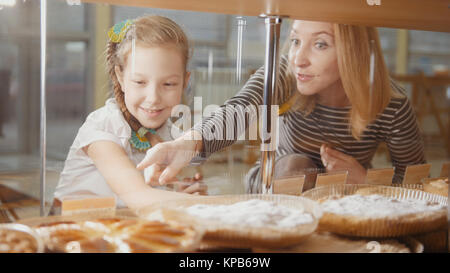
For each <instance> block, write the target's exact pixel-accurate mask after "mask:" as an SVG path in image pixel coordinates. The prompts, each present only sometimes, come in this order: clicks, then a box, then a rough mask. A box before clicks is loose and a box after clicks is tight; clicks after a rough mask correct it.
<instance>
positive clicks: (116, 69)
mask: <svg viewBox="0 0 450 273" xmlns="http://www.w3.org/2000/svg"><path fill="white" fill-rule="evenodd" d="M114 72H115V73H116V77H117V80H118V81H119V84H120V88H121V89H122V92H123V72H122V70H121V69H120V66H118V65H116V66H114Z"/></svg>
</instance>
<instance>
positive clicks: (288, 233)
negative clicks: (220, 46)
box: [137, 194, 322, 249]
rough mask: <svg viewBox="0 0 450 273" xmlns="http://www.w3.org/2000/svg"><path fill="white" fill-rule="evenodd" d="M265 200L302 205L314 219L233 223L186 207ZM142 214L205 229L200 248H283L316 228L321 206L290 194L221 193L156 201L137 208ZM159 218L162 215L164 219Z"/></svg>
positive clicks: (303, 237) (287, 204) (140, 214)
mask: <svg viewBox="0 0 450 273" xmlns="http://www.w3.org/2000/svg"><path fill="white" fill-rule="evenodd" d="M253 199H257V200H264V201H270V202H273V203H275V204H276V205H280V206H285V207H289V208H294V209H299V210H301V211H303V212H304V213H308V214H310V215H311V216H312V222H310V223H304V224H300V225H296V226H294V227H279V226H275V225H268V226H263V227H252V226H249V225H239V224H230V223H226V222H222V221H218V220H212V219H205V218H201V217H197V216H194V215H191V214H188V213H187V212H186V211H185V209H186V208H188V207H190V206H193V205H197V204H204V205H232V204H235V203H238V202H241V201H249V200H253ZM137 214H138V215H139V216H140V217H143V218H146V219H155V217H156V218H157V219H158V217H161V218H162V219H164V220H165V221H175V222H179V223H190V224H192V225H194V226H199V227H201V228H202V229H204V232H205V233H204V236H203V239H202V247H201V249H214V248H220V247H229V248H252V247H264V248H280V247H287V246H291V245H295V244H298V243H300V242H301V241H303V240H304V239H305V238H306V237H308V236H309V235H311V234H312V233H313V232H314V231H315V230H316V228H317V226H318V223H319V220H320V217H321V216H322V210H321V209H320V206H319V204H318V203H317V202H315V201H312V200H309V199H306V198H303V197H298V196H290V195H281V194H273V195H262V194H248V195H222V196H206V197H199V198H190V199H183V200H172V201H165V202H162V203H155V204H154V205H150V206H149V207H146V208H143V209H140V210H138V211H137ZM161 218H160V219H161Z"/></svg>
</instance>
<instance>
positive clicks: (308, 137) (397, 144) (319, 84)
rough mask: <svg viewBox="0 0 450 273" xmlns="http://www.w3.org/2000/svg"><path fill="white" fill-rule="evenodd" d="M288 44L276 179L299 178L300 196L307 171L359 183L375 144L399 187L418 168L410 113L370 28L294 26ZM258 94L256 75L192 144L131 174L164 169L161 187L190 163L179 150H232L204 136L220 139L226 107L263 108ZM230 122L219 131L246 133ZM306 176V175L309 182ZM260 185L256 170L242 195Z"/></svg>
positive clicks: (241, 123)
mask: <svg viewBox="0 0 450 273" xmlns="http://www.w3.org/2000/svg"><path fill="white" fill-rule="evenodd" d="M290 41H291V42H290V46H289V54H288V56H287V58H286V56H282V58H281V60H280V71H279V72H280V77H279V82H278V83H277V94H276V97H275V98H274V99H275V101H276V102H277V104H280V105H283V104H284V103H289V102H291V101H294V103H292V105H293V107H291V109H289V111H286V112H285V113H283V114H282V115H281V117H280V122H279V146H278V147H277V151H276V152H277V153H276V155H277V159H276V163H275V171H274V173H275V175H274V176H275V177H282V176H290V175H296V174H301V173H302V172H303V173H305V174H306V175H307V179H306V180H305V186H304V189H307V188H310V187H312V186H314V184H313V183H314V181H315V179H314V170H315V172H317V168H318V169H319V170H324V171H326V172H334V171H340V170H347V171H348V179H347V183H350V184H356V183H364V181H365V177H366V170H367V169H368V168H370V167H371V161H372V158H373V157H374V155H375V152H376V150H377V147H378V145H379V144H380V143H381V142H385V143H386V144H387V147H388V149H389V153H390V156H391V159H392V163H393V165H394V167H395V175H394V178H393V181H392V182H394V183H399V182H401V181H402V179H403V176H404V172H405V169H406V166H408V165H415V164H422V163H424V162H425V156H424V151H423V143H422V139H421V135H420V131H419V128H418V126H417V122H416V117H415V113H414V111H413V109H412V107H411V104H410V103H409V100H408V98H407V97H406V96H405V95H404V94H403V93H402V91H401V89H400V88H399V87H398V86H396V85H395V83H394V82H392V81H391V80H390V78H389V74H388V71H387V68H386V66H385V63H384V59H383V54H382V51H381V47H380V44H379V39H378V33H377V31H376V29H375V28H372V27H364V26H351V25H340V24H331V23H325V22H310V21H301V20H296V21H295V22H294V23H293V26H292V29H291V32H290ZM371 41H373V42H371ZM371 48H372V49H373V50H371ZM371 52H373V53H374V56H375V69H374V70H373V71H375V73H374V74H373V76H374V77H373V79H374V81H373V85H370V84H369V83H370V77H369V75H370V73H369V71H370V70H369V66H370V56H371ZM263 86H264V68H261V69H259V70H258V71H257V72H256V73H255V74H253V75H252V76H251V77H250V79H249V80H248V81H247V83H246V84H245V86H244V87H243V89H242V90H241V91H240V92H239V93H238V94H237V95H236V96H235V97H233V98H231V99H229V100H227V102H226V103H225V104H224V105H223V106H222V107H221V108H220V109H218V110H217V112H216V113H215V114H214V115H213V116H212V117H211V118H208V119H205V120H203V122H202V123H200V124H196V126H195V127H194V128H193V132H192V133H193V136H194V137H195V138H194V139H191V140H189V139H185V138H179V139H177V140H175V141H171V142H167V143H162V144H159V145H158V146H159V147H158V149H155V150H152V151H149V153H148V154H147V157H146V158H145V159H144V160H143V161H142V162H141V163H140V164H139V165H138V168H145V167H147V166H151V165H153V164H155V163H160V162H167V161H168V163H169V164H168V167H167V168H166V170H165V171H164V172H163V173H162V174H161V175H160V178H159V179H160V181H161V182H162V183H164V181H166V180H167V179H170V178H171V177H173V176H174V175H176V174H177V173H178V172H179V171H180V170H181V168H182V167H183V166H185V165H186V164H187V163H188V162H189V161H190V158H189V157H185V158H184V159H183V160H181V159H179V158H181V156H180V155H178V152H177V151H178V147H189V148H190V149H192V150H193V151H196V152H202V153H205V154H206V155H208V154H211V153H214V152H216V151H219V150H221V149H223V148H224V147H226V146H228V145H231V144H232V143H233V141H225V140H218V139H215V138H214V136H211V135H212V134H211V132H210V131H211V130H208V129H209V128H212V127H214V126H215V127H216V128H217V127H218V128H222V130H221V131H224V128H223V127H224V125H222V124H223V122H222V120H221V119H220V117H223V116H227V113H226V109H227V106H228V105H243V106H245V105H248V104H251V105H254V106H258V105H260V104H262V99H263V98H262V97H263ZM371 87H373V92H370V90H371ZM283 108H284V107H283V106H281V107H280V109H283ZM230 120H235V124H232V123H231V124H228V123H227V124H225V126H229V127H235V128H231V129H236V130H240V128H244V130H245V128H246V127H248V124H247V123H246V117H245V113H244V114H242V115H238V116H237V118H235V119H231V118H230ZM233 125H234V126H233ZM225 129H229V128H225ZM216 130H217V129H216ZM244 130H241V131H239V132H237V133H235V135H241V134H242V133H244ZM219 131H220V130H219ZM172 158H177V159H178V161H177V162H175V161H173V160H171V159H172ZM305 170H313V171H312V175H311V176H312V177H313V178H312V179H308V176H309V174H308V172H307V171H306V172H305ZM260 177H261V166H260V163H259V162H258V163H257V164H256V165H255V166H254V167H253V168H252V169H251V170H250V171H249V173H248V175H247V179H246V182H247V184H246V186H247V191H248V192H258V191H260V189H261V183H260V182H261V178H260ZM309 182H311V183H309Z"/></svg>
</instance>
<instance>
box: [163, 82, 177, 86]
mask: <svg viewBox="0 0 450 273" xmlns="http://www.w3.org/2000/svg"><path fill="white" fill-rule="evenodd" d="M176 85H177V83H175V82H166V83H164V86H176Z"/></svg>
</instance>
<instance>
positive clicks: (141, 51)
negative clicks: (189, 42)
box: [116, 45, 189, 128]
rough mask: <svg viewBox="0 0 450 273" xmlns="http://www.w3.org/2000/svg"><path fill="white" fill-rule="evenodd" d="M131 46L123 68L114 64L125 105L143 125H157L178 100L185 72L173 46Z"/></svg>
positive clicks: (163, 119) (178, 53)
mask: <svg viewBox="0 0 450 273" xmlns="http://www.w3.org/2000/svg"><path fill="white" fill-rule="evenodd" d="M135 48H136V50H135V57H134V61H133V57H132V54H131V52H130V53H128V58H127V60H126V63H125V65H124V69H123V71H122V72H121V71H120V69H119V68H118V67H116V74H117V77H118V79H119V82H120V85H121V87H122V90H123V92H124V97H125V105H126V107H127V109H128V111H129V112H130V113H131V114H132V115H133V116H134V117H135V118H136V119H137V120H138V121H139V122H140V123H141V124H142V125H143V126H145V127H147V128H159V127H160V126H162V125H163V124H164V122H166V120H167V119H168V118H169V117H170V115H171V112H172V108H173V107H174V106H176V105H178V104H180V102H181V96H182V94H183V89H184V86H185V84H186V83H187V81H188V80H189V73H186V72H185V68H184V64H183V58H182V55H181V53H180V50H179V49H177V48H176V47H175V46H168V47H143V46H138V45H136V47H135ZM133 66H134V69H133Z"/></svg>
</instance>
